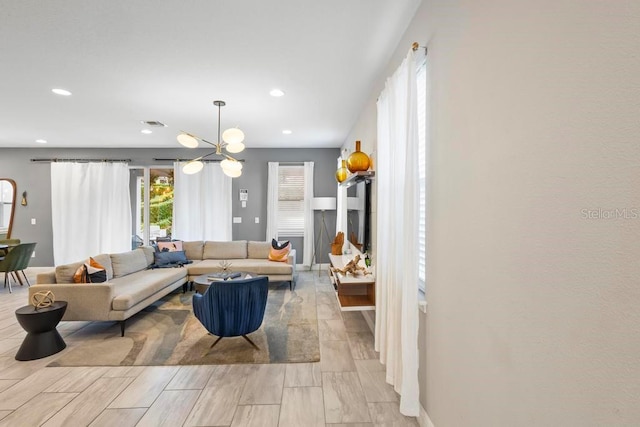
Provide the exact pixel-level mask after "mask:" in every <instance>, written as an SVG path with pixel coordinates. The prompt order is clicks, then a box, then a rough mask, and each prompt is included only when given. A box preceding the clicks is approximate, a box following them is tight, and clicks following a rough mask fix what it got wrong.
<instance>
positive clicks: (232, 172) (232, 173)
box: [222, 168, 242, 178]
mask: <svg viewBox="0 0 640 427" xmlns="http://www.w3.org/2000/svg"><path fill="white" fill-rule="evenodd" d="M222 172H224V174H225V175H227V176H230V177H231V178H237V177H239V176H240V175H242V171H241V170H230V169H224V168H223V169H222Z"/></svg>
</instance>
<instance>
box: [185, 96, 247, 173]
mask: <svg viewBox="0 0 640 427" xmlns="http://www.w3.org/2000/svg"><path fill="white" fill-rule="evenodd" d="M213 105H215V106H216V107H218V142H216V143H213V142H209V141H207V140H206V139H204V138H200V137H199V136H196V135H194V134H192V133H188V132H184V131H181V132H182V133H181V134H180V135H178V142H179V143H180V144H182V145H184V146H185V147H187V148H196V147H197V146H198V143H199V142H200V141H202V142H204V143H206V144H209V145H211V146H213V147H214V148H215V149H216V150H215V151H214V152H212V153H209V154H206V155H204V156H200V157H197V158H195V159H193V160H191V161H189V162H187V164H186V165H184V166H183V167H182V171H183V172H184V173H186V174H189V175H191V174H194V173H198V172H200V171H201V170H202V168H203V167H204V163H203V162H202V159H204V158H205V157H209V156H213V155H214V154H215V155H218V156H222V157H224V159H223V160H222V161H221V162H220V167H221V168H222V171H223V172H224V174H225V175H227V176H230V177H231V178H237V177H239V176H240V175H242V163H240V162H239V161H238V160H236V159H235V158H234V157H232V156H230V155H228V154H226V153H225V151H226V152H228V153H232V154H236V153H240V152H241V151H242V150H244V144H243V143H242V141H244V132H242V131H241V130H240V129H238V128H231V129H227V130H225V131H224V132H223V133H222V139H221V138H220V109H221V108H222V107H224V106H225V105H226V103H225V102H224V101H213ZM223 150H224V151H223Z"/></svg>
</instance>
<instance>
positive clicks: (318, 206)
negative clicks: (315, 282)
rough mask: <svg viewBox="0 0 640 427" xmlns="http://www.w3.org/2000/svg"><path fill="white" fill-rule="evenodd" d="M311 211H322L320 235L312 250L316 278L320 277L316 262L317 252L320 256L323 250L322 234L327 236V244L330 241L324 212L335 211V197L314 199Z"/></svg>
mask: <svg viewBox="0 0 640 427" xmlns="http://www.w3.org/2000/svg"><path fill="white" fill-rule="evenodd" d="M311 209H313V210H314V211H322V228H321V229H320V233H319V235H318V238H317V239H316V245H315V246H314V248H313V258H312V264H313V261H315V262H316V263H317V264H318V276H320V266H319V264H320V263H319V262H317V261H318V250H320V251H321V252H320V253H321V254H322V251H323V250H324V246H323V243H322V241H323V237H322V236H323V233H324V235H326V236H327V244H328V243H329V242H330V241H331V238H330V237H329V232H328V231H327V223H326V221H325V214H324V213H325V211H335V210H336V198H335V197H314V198H313V200H312V202H311Z"/></svg>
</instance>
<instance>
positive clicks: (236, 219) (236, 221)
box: [233, 216, 242, 224]
mask: <svg viewBox="0 0 640 427" xmlns="http://www.w3.org/2000/svg"><path fill="white" fill-rule="evenodd" d="M233 223H234V224H242V217H241V216H234V217H233Z"/></svg>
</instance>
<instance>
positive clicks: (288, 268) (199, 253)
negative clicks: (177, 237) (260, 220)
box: [182, 240, 296, 288]
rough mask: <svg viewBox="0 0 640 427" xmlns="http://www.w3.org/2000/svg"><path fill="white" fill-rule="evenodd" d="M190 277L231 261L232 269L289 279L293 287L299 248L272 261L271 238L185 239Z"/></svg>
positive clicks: (217, 270)
mask: <svg viewBox="0 0 640 427" xmlns="http://www.w3.org/2000/svg"><path fill="white" fill-rule="evenodd" d="M182 247H183V249H184V251H185V253H186V255H187V258H188V259H190V260H192V261H193V264H189V265H187V266H186V267H187V270H188V272H189V280H190V281H192V280H193V279H194V278H195V277H197V276H200V275H202V274H207V273H215V272H220V271H222V265H221V262H222V261H226V262H228V263H229V264H231V270H232V271H246V272H248V273H252V274H259V275H261V276H268V277H269V281H270V282H280V281H282V282H289V287H290V288H293V286H294V284H295V275H296V250H295V249H292V250H291V252H289V258H288V260H287V262H274V261H269V250H270V248H271V243H269V242H253V241H246V240H237V241H232V242H210V241H207V242H183V244H182Z"/></svg>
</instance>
